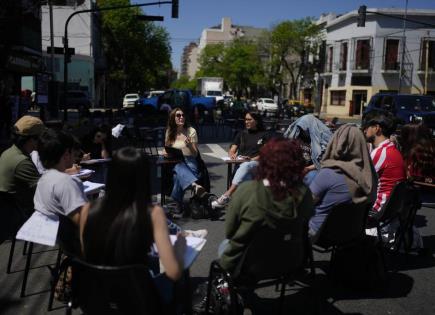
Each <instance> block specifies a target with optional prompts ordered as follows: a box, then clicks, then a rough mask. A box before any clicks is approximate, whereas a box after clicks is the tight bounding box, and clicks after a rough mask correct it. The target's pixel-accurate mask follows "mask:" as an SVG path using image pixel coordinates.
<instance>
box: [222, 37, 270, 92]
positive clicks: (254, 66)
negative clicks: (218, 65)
mask: <svg viewBox="0 0 435 315" xmlns="http://www.w3.org/2000/svg"><path fill="white" fill-rule="evenodd" d="M222 65H223V69H222V74H223V77H224V80H225V81H226V83H227V84H228V86H230V87H232V88H233V89H234V90H235V92H236V95H237V96H241V95H242V94H245V95H248V94H249V90H252V89H255V87H256V85H257V84H259V83H260V82H262V79H263V71H262V66H261V60H260V56H259V53H258V49H257V45H256V44H254V43H252V42H249V41H245V40H243V39H236V40H234V41H233V42H232V43H231V44H230V45H229V46H228V47H227V48H226V49H225V51H224V56H223V59H222Z"/></svg>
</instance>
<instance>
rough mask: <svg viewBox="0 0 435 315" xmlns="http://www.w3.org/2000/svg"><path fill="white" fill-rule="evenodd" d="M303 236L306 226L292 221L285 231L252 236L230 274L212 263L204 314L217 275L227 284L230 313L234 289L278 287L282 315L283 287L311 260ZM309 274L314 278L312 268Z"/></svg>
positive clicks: (265, 231)
mask: <svg viewBox="0 0 435 315" xmlns="http://www.w3.org/2000/svg"><path fill="white" fill-rule="evenodd" d="M307 235H308V234H307V223H306V222H305V221H304V220H301V219H295V221H294V223H293V224H292V226H291V228H289V230H288V232H280V231H278V230H276V229H272V228H269V227H264V228H262V229H261V230H259V231H258V232H256V233H255V237H254V239H253V240H252V242H251V243H250V244H249V246H248V247H247V248H246V250H245V252H244V254H243V256H242V258H241V260H240V262H239V264H238V265H237V267H236V269H235V271H234V272H233V273H232V274H231V275H230V274H229V273H227V272H226V271H225V270H224V269H223V268H222V267H221V265H220V264H219V261H218V260H215V261H213V262H212V263H211V265H210V272H209V277H208V287H207V300H206V314H208V313H209V311H210V310H209V308H210V305H209V304H210V297H211V286H212V283H213V279H214V277H215V275H217V274H222V276H223V277H224V279H225V281H227V282H228V289H229V294H230V299H231V307H232V310H231V312H230V313H231V314H237V312H238V310H237V294H236V292H237V290H239V289H241V288H247V289H251V290H255V289H257V288H261V287H265V286H269V285H279V284H280V285H281V289H280V300H279V312H280V313H283V306H284V292H285V287H286V285H287V284H288V283H289V282H290V281H292V280H295V279H296V276H298V275H300V274H301V272H302V271H303V270H304V267H305V266H306V263H307V261H309V260H311V261H312V257H310V253H311V251H310V248H309V243H308V236H307ZM310 258H311V259H310ZM311 273H312V275H313V276H314V268H311Z"/></svg>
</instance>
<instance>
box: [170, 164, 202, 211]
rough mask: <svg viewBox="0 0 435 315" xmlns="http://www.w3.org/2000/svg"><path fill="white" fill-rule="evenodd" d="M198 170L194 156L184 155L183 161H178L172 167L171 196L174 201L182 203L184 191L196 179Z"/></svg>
mask: <svg viewBox="0 0 435 315" xmlns="http://www.w3.org/2000/svg"><path fill="white" fill-rule="evenodd" d="M198 177H199V170H198V164H197V163H196V158H195V157H193V156H185V157H184V162H181V163H178V164H177V165H175V167H174V187H173V188H172V193H171V197H172V199H174V200H175V201H176V202H179V203H182V202H183V197H184V191H185V190H186V189H187V188H188V187H189V186H190V185H192V184H193V183H194V182H196V181H197V180H198Z"/></svg>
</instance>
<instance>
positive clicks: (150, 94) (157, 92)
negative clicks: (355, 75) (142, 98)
mask: <svg viewBox="0 0 435 315" xmlns="http://www.w3.org/2000/svg"><path fill="white" fill-rule="evenodd" d="M163 93H165V91H160V90H155V91H150V92H149V93H148V98H151V97H155V96H160V95H162V94H163Z"/></svg>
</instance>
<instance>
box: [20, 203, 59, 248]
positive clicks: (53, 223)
mask: <svg viewBox="0 0 435 315" xmlns="http://www.w3.org/2000/svg"><path fill="white" fill-rule="evenodd" d="M58 229H59V217H58V216H57V215H56V214H53V215H50V216H48V215H45V214H43V213H41V212H38V211H35V212H33V214H32V216H31V217H30V218H29V219H28V220H27V221H26V222H25V223H24V224H23V226H22V227H21V228H20V230H19V231H18V233H17V236H16V238H17V239H19V240H24V241H29V242H33V243H38V244H43V245H48V246H54V245H55V244H56V238H57V231H58Z"/></svg>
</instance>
